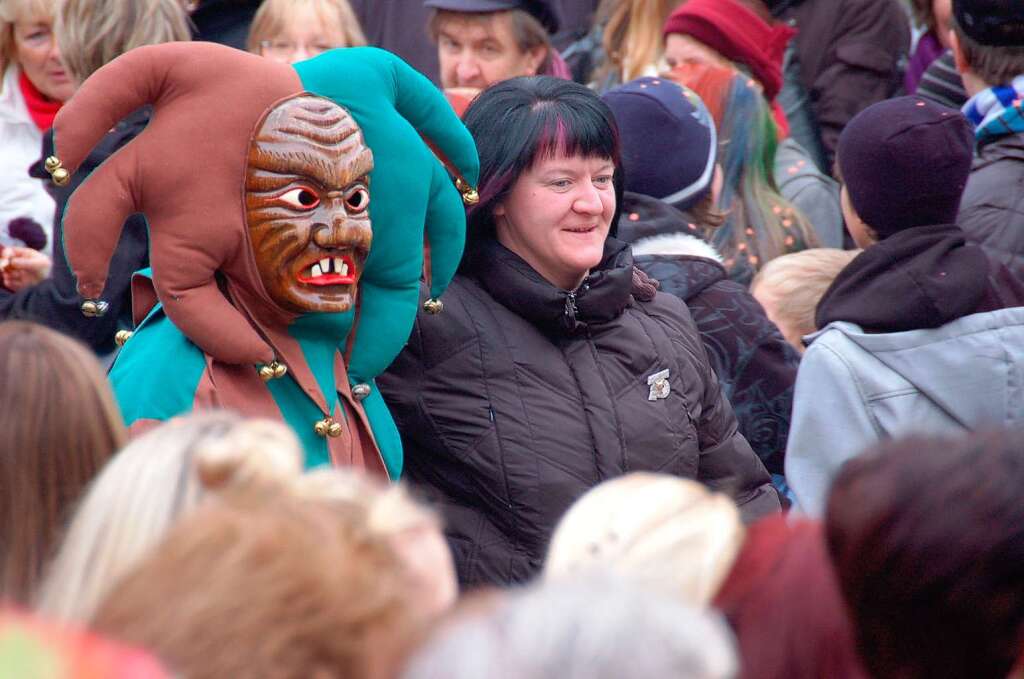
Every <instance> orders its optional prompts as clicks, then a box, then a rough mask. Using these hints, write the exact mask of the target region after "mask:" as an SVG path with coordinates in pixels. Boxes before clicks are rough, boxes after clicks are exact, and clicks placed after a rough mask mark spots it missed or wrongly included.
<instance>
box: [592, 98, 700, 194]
mask: <svg viewBox="0 0 1024 679" xmlns="http://www.w3.org/2000/svg"><path fill="white" fill-rule="evenodd" d="M601 99H603V100H604V103H606V104H607V105H608V108H610V109H611V110H612V114H614V116H615V122H616V123H618V126H619V139H620V142H621V148H622V169H623V175H624V178H625V185H624V188H625V190H626V191H631V192H633V193H640V194H643V195H645V196H651V197H652V198H658V199H660V200H663V201H665V202H666V203H670V204H672V205H674V206H675V207H677V208H679V209H680V210H686V209H688V208H690V207H692V206H693V205H694V204H696V203H697V201H699V200H700V199H701V198H702V197H703V196H704V195H705V194H707V192H708V191H710V190H711V180H712V179H713V178H714V176H715V159H716V157H717V148H716V147H717V139H716V135H715V124H714V122H713V121H712V120H711V114H710V113H708V110H707V108H706V107H705V106H704V103H703V102H702V101H701V100H700V97H698V96H697V95H696V94H694V93H693V92H691V91H689V90H685V89H683V88H682V87H680V86H679V85H677V84H675V83H674V82H672V81H670V80H663V79H660V78H639V79H637V80H634V81H632V82H628V83H626V84H625V85H621V86H619V87H616V88H614V89H612V90H609V91H608V92H606V93H605V94H604V95H603V96H602V97H601Z"/></svg>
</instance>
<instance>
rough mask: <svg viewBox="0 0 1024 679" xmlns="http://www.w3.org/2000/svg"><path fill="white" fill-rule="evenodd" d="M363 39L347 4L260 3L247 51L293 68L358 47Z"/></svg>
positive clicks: (328, 0) (317, 0)
mask: <svg viewBox="0 0 1024 679" xmlns="http://www.w3.org/2000/svg"><path fill="white" fill-rule="evenodd" d="M365 44H366V36H364V35H363V29H362V28H361V27H360V25H359V19H357V18H356V14H355V12H354V11H352V6H351V5H349V3H348V0H264V2H263V4H262V5H260V8H259V10H257V12H256V16H255V17H253V20H252V27H251V28H250V29H249V40H248V42H247V44H246V47H247V49H248V50H249V51H250V52H252V53H254V54H260V55H262V56H265V57H269V58H271V59H275V60H277V61H283V62H286V63H289V64H294V63H295V62H297V61H303V60H305V59H310V58H312V57H315V56H317V55H319V54H323V53H324V52H326V51H327V50H330V49H334V48H335V47H358V46H361V45H365Z"/></svg>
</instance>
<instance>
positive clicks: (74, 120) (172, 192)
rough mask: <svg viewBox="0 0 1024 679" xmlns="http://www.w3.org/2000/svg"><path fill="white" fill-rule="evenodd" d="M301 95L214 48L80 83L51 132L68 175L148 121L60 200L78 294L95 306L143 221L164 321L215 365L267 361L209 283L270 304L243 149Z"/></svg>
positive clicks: (190, 49)
mask: <svg viewBox="0 0 1024 679" xmlns="http://www.w3.org/2000/svg"><path fill="white" fill-rule="evenodd" d="M302 90H303V87H302V83H301V81H300V80H299V77H298V74H297V73H296V72H295V70H294V69H292V68H291V67H290V66H288V65H286V64H278V63H276V62H273V61H271V60H269V59H264V58H263V57H259V56H256V55H252V54H248V53H245V52H241V51H239V50H235V49H231V48H228V47H224V46H221V45H216V44H213V43H167V44H163V45H152V46H147V47H140V48H137V49H134V50H131V51H130V52H127V53H125V54H124V55H122V56H120V57H118V58H117V59H115V60H114V61H112V62H110V63H109V64H107V65H106V66H104V67H103V68H101V69H100V70H98V71H97V72H96V73H94V74H93V75H92V76H91V77H90V78H89V79H88V80H87V81H86V82H85V83H83V84H82V87H81V88H80V89H79V90H78V91H77V92H76V94H75V96H74V97H73V98H72V99H71V100H70V101H69V102H68V103H67V104H65V105H64V107H63V108H62V109H61V111H60V113H59V114H58V115H57V118H56V120H55V122H54V147H55V149H56V154H57V156H58V158H59V159H60V160H61V161H62V163H63V166H64V167H65V168H66V169H67V170H68V171H69V172H74V171H75V170H76V169H77V168H78V166H79V165H80V164H81V163H82V162H83V160H84V159H85V157H86V155H87V154H88V153H89V151H90V150H91V149H92V147H93V146H94V145H95V144H96V143H97V142H98V141H99V139H100V138H101V137H102V136H103V135H104V134H106V132H107V131H108V130H109V129H110V128H111V127H113V126H114V125H115V124H116V123H117V122H118V121H119V120H121V119H122V118H123V117H125V116H126V115H128V114H129V113H131V112H132V111H134V110H136V109H137V108H139V107H140V106H143V105H145V104H151V105H152V106H153V117H152V119H151V121H150V123H149V125H148V126H147V127H146V129H145V130H144V131H143V132H142V133H141V134H140V135H139V136H138V137H137V138H136V139H134V140H133V141H132V142H131V143H129V144H128V145H127V146H125V147H124V148H122V149H120V150H119V151H118V152H117V153H115V154H114V155H113V156H111V157H110V159H109V160H107V162H105V163H104V164H103V165H101V166H100V167H99V169H97V170H96V171H95V172H94V173H93V174H92V175H90V176H89V177H88V178H87V179H86V180H85V181H84V182H83V183H82V185H81V186H80V187H79V189H78V190H77V191H75V193H74V194H73V195H72V196H71V198H70V200H69V201H68V205H67V209H66V211H65V214H64V248H65V251H66V253H67V258H68V264H69V265H70V267H71V269H72V271H73V272H74V274H75V276H76V279H77V281H78V291H79V293H80V294H82V296H83V297H85V298H87V299H95V298H98V297H99V296H100V294H101V292H102V290H103V286H104V283H105V281H106V277H107V270H108V266H109V263H110V258H111V256H112V254H113V251H114V248H115V247H116V245H117V242H118V238H119V237H120V232H121V225H122V224H123V223H124V220H125V218H126V217H128V216H129V215H131V214H133V213H136V212H141V213H143V214H144V215H145V216H146V218H147V221H148V223H149V230H150V251H151V257H150V261H151V265H152V268H153V280H154V285H155V288H156V293H157V296H158V298H159V299H160V302H161V303H162V304H163V305H164V309H165V311H166V313H167V316H168V317H169V318H170V319H171V321H172V322H174V324H175V325H176V326H177V327H178V328H179V329H181V330H182V332H184V333H185V334H186V335H187V336H188V337H189V339H191V340H192V341H193V342H195V344H196V345H198V346H199V347H200V348H201V349H202V350H203V351H204V352H206V353H207V354H209V355H211V356H213V357H214V358H216V359H217V360H220V361H223V362H225V363H263V362H269V361H271V360H272V359H273V358H274V352H273V350H272V349H271V347H270V346H269V345H268V344H267V343H266V342H265V341H264V340H263V339H262V338H261V337H260V334H259V333H258V332H257V331H256V330H255V329H254V328H253V326H252V324H251V323H250V322H249V321H248V320H247V319H246V318H245V316H243V315H242V313H240V312H239V311H238V310H237V309H236V308H235V307H234V306H232V305H231V303H230V302H229V301H228V299H227V298H226V297H225V296H224V294H223V293H222V292H221V290H220V288H219V287H218V284H217V280H216V277H215V275H216V272H218V271H220V272H222V273H223V274H224V275H225V276H226V277H227V278H228V279H230V280H232V281H246V282H254V283H253V284H254V285H256V286H257V291H258V294H260V295H261V296H265V294H266V293H265V292H264V291H263V290H262V286H261V285H260V284H259V280H260V278H259V273H258V271H257V270H256V265H255V260H254V258H253V256H252V252H251V247H250V244H249V239H248V234H247V229H246V217H245V204H244V188H245V171H246V161H247V157H248V149H249V143H250V139H251V137H252V134H253V132H254V130H255V127H256V125H257V124H258V123H259V122H260V121H261V119H262V116H263V115H264V113H265V112H266V110H267V109H269V108H271V107H272V106H273V105H274V104H275V102H278V101H280V100H282V99H284V98H287V97H289V96H292V95H295V94H297V93H299V92H301V91H302Z"/></svg>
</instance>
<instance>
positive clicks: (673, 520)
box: [544, 472, 746, 607]
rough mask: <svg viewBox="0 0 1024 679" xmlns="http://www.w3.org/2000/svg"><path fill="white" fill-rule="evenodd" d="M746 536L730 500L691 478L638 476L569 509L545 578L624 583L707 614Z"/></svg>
mask: <svg viewBox="0 0 1024 679" xmlns="http://www.w3.org/2000/svg"><path fill="white" fill-rule="evenodd" d="M745 533H746V530H745V528H744V526H743V522H742V521H741V519H740V513H739V510H738V509H737V508H736V504H735V503H734V502H733V501H732V500H731V499H729V498H728V497H726V496H725V495H722V494H721V493H715V492H712V491H711V490H708V489H707V488H706V487H705V486H704V485H702V484H700V483H698V482H696V481H692V480H690V479H681V478H678V477H674V476H668V475H667V474H651V473H646V472H635V473H632V474H627V475H625V476H621V477H619V478H617V479H613V480H611V481H605V482H604V483H602V484H600V485H599V486H595V487H594V488H592V489H591V490H590V491H588V492H587V493H586V494H585V495H583V496H582V497H581V498H580V499H579V500H577V501H576V502H575V503H574V504H573V506H572V507H570V508H569V511H568V512H566V514H565V516H563V517H562V520H561V521H559V523H558V527H557V528H556V529H555V533H554V536H553V537H552V538H551V546H550V548H549V550H548V555H547V560H546V562H545V565H544V577H545V578H546V579H548V580H568V579H575V578H578V577H582V576H586V575H597V576H602V575H604V576H607V575H614V576H621V577H625V578H627V579H629V580H630V581H633V582H634V583H638V584H642V585H644V586H646V587H648V588H650V589H654V590H655V591H658V592H668V593H671V594H673V595H675V596H676V597H677V599H678V600H679V601H682V602H683V603H686V604H689V605H691V606H698V607H703V606H706V605H708V604H709V603H710V602H711V599H712V598H713V597H714V596H715V593H716V592H717V591H718V588H719V586H720V585H721V584H722V581H723V580H724V579H725V576H726V575H727V574H728V573H729V569H730V568H731V567H732V563H733V560H734V559H735V558H736V555H737V554H738V553H739V551H740V547H741V546H742V545H743V538H744V535H745Z"/></svg>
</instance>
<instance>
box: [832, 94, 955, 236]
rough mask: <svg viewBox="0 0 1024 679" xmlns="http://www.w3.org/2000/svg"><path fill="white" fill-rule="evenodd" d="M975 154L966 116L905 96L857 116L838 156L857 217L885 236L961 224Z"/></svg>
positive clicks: (845, 132)
mask: <svg viewBox="0 0 1024 679" xmlns="http://www.w3.org/2000/svg"><path fill="white" fill-rule="evenodd" d="M973 153H974V134H973V133H972V131H971V126H970V124H969V123H968V122H967V119H966V118H965V117H964V115H963V114H962V113H960V111H957V110H956V109H950V108H946V107H945V106H939V105H938V104H933V103H932V102H930V101H926V100H924V99H922V98H920V97H897V98H896V99H889V100H887V101H882V102H879V103H877V104H874V105H873V106H869V107H868V108H866V109H864V110H863V111H861V112H860V113H858V114H857V115H856V116H854V117H853V120H851V121H850V122H849V123H848V124H847V125H846V127H845V128H844V129H843V133H842V134H841V135H840V136H839V148H838V151H837V153H836V157H837V159H838V162H839V170H840V172H841V174H842V176H843V183H844V184H845V185H846V192H847V194H848V195H849V196H850V202H851V203H853V208H854V209H855V210H856V211H857V215H858V216H859V217H860V218H861V219H863V220H864V222H865V223H866V224H867V225H868V226H870V227H871V228H872V229H874V230H875V231H876V232H878V235H879V236H881V237H882V238H885V237H887V236H891V235H892V234H894V233H896V232H898V231H902V230H904V229H909V228H912V227H915V226H930V225H933V224H951V223H953V222H955V221H956V215H957V211H958V209H959V207H960V197H961V195H962V194H963V192H964V187H965V186H966V185H967V175H968V174H969V173H970V171H971V160H972V156H973Z"/></svg>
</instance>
